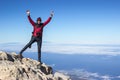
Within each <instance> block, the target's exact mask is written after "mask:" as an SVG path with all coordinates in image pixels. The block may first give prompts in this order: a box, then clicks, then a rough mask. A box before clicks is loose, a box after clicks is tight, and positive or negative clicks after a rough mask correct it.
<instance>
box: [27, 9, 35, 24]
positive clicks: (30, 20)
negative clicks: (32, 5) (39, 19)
mask: <svg viewBox="0 0 120 80" xmlns="http://www.w3.org/2000/svg"><path fill="white" fill-rule="evenodd" d="M27 15H28V20H29V22H30V23H31V24H32V26H34V24H35V22H34V21H33V20H32V19H31V17H30V11H29V10H27Z"/></svg>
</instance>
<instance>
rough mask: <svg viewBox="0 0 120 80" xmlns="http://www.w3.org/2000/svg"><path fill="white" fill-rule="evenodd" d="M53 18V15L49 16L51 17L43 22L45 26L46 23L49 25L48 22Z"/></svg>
mask: <svg viewBox="0 0 120 80" xmlns="http://www.w3.org/2000/svg"><path fill="white" fill-rule="evenodd" d="M51 19H52V17H49V18H48V19H47V20H46V21H45V22H44V23H43V27H44V26H45V25H47V24H48V23H49V22H50V21H51Z"/></svg>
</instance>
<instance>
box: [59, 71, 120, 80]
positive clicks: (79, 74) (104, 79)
mask: <svg viewBox="0 0 120 80" xmlns="http://www.w3.org/2000/svg"><path fill="white" fill-rule="evenodd" d="M60 72H62V73H65V74H66V75H70V76H71V78H72V80H119V79H120V76H110V75H107V74H106V75H101V74H99V73H92V72H88V71H86V70H84V69H74V70H70V71H66V70H60Z"/></svg>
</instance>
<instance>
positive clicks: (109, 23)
mask: <svg viewBox="0 0 120 80" xmlns="http://www.w3.org/2000/svg"><path fill="white" fill-rule="evenodd" d="M119 4H120V1H119V0H34V1H33V0H1V1H0V28H1V29H0V43H9V42H13V43H14V42H19V43H25V44H26V43H27V42H29V40H30V37H31V32H32V26H31V24H30V23H29V21H28V19H27V15H26V10H28V9H29V10H30V11H31V17H32V19H33V20H36V18H37V17H42V21H45V20H46V19H47V18H48V17H49V16H50V11H51V10H54V17H53V19H52V20H51V22H50V23H49V24H48V25H47V26H46V27H45V28H44V34H43V41H47V42H53V43H79V44H120V37H119V35H120V31H119V30H120V5H119Z"/></svg>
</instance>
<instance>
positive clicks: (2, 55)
mask: <svg viewBox="0 0 120 80" xmlns="http://www.w3.org/2000/svg"><path fill="white" fill-rule="evenodd" d="M0 80H71V79H70V77H69V76H66V75H63V74H62V73H59V72H55V73H53V70H52V67H50V66H47V65H46V64H45V63H42V64H41V63H40V62H38V61H36V60H33V59H30V58H23V59H21V60H20V58H19V57H18V56H17V54H16V53H14V52H13V53H7V52H3V51H0Z"/></svg>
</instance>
